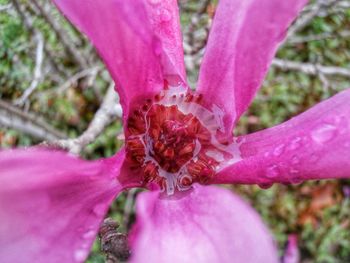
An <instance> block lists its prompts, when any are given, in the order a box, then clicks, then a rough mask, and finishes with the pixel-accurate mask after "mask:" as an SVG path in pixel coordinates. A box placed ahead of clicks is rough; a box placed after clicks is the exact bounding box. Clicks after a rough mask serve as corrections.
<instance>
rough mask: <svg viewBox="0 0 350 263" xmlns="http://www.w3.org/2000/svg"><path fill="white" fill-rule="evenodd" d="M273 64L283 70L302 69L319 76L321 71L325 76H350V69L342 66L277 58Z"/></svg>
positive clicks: (306, 72)
mask: <svg viewBox="0 0 350 263" xmlns="http://www.w3.org/2000/svg"><path fill="white" fill-rule="evenodd" d="M272 66H274V67H277V68H280V69H282V70H293V71H300V72H303V73H305V74H308V75H313V76H317V75H318V74H320V73H321V74H322V75H324V76H340V77H345V78H350V70H349V69H346V68H340V67H331V66H329V67H328V66H323V65H320V64H312V63H300V62H294V61H289V60H282V59H277V58H276V59H274V60H273V61H272Z"/></svg>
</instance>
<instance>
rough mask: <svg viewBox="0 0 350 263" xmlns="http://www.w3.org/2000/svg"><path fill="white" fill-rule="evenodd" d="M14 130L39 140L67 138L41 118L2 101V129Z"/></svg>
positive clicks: (0, 120) (0, 109) (0, 121)
mask: <svg viewBox="0 0 350 263" xmlns="http://www.w3.org/2000/svg"><path fill="white" fill-rule="evenodd" d="M1 126H3V127H7V128H12V129H15V130H19V131H21V132H23V133H26V134H28V135H31V136H33V137H34V138H36V139H39V140H46V141H53V140H58V139H64V138H67V137H66V135H64V134H63V133H61V132H60V131H57V130H56V129H55V128H53V127H51V126H50V125H49V124H47V123H46V122H45V121H44V120H42V119H41V118H38V116H36V115H34V114H32V113H27V112H23V111H21V110H20V109H18V108H16V107H14V106H12V105H11V104H9V103H7V102H5V101H2V100H0V127H1Z"/></svg>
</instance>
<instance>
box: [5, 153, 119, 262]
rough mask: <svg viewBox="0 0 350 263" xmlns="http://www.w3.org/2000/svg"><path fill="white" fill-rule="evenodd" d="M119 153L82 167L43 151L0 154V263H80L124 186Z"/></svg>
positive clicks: (66, 157)
mask: <svg viewBox="0 0 350 263" xmlns="http://www.w3.org/2000/svg"><path fill="white" fill-rule="evenodd" d="M124 155H125V154H124V152H123V151H122V152H120V153H119V154H118V155H116V156H114V157H112V158H110V159H105V160H100V161H92V162H87V161H83V160H80V159H78V158H76V157H73V156H69V155H67V154H65V153H63V152H56V151H50V150H44V149H29V150H10V151H1V152H0V261H1V262H3V263H26V262H36V263H44V262H45V263H47V262H52V263H59V262H66V263H70V262H75V263H76V262H83V261H84V260H85V259H86V257H87V256H88V254H89V251H90V248H91V245H92V242H93V240H94V239H95V236H96V233H97V231H98V227H99V224H100V222H101V220H102V219H103V216H104V215H105V213H106V211H107V210H108V206H109V205H110V203H111V201H112V200H113V198H114V197H115V196H116V195H117V194H118V193H119V192H120V191H121V189H122V188H123V186H122V185H121V184H120V183H118V181H117V180H116V177H117V176H118V175H119V168H120V165H121V163H122V162H123V160H124Z"/></svg>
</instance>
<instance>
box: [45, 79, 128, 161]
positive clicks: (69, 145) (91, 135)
mask: <svg viewBox="0 0 350 263" xmlns="http://www.w3.org/2000/svg"><path fill="white" fill-rule="evenodd" d="M117 117H119V118H121V117H122V107H121V105H120V104H119V98H118V95H117V93H116V92H115V90H114V84H111V85H110V87H109V88H108V90H107V93H106V95H105V97H104V99H103V102H102V104H101V107H100V108H99V109H98V111H97V112H96V114H95V116H94V118H93V119H92V121H91V122H90V124H89V127H88V128H87V129H86V131H85V132H84V133H83V134H82V135H80V136H79V137H78V138H74V139H67V140H58V141H54V142H49V143H44V145H48V146H54V147H59V148H63V149H67V150H69V151H70V152H71V153H73V154H79V153H80V152H81V151H82V150H83V149H84V148H85V146H86V145H88V144H90V143H91V142H93V141H94V140H95V139H96V138H97V136H98V135H100V134H101V133H102V132H103V130H104V129H105V127H106V126H108V125H109V124H111V123H112V121H114V120H115V119H116V118H117Z"/></svg>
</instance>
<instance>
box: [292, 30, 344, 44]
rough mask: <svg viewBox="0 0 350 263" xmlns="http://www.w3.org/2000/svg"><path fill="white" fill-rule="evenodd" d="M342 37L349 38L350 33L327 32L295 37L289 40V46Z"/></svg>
mask: <svg viewBox="0 0 350 263" xmlns="http://www.w3.org/2000/svg"><path fill="white" fill-rule="evenodd" d="M340 37H343V38H349V37H350V31H349V30H344V31H342V32H325V33H322V34H317V35H308V36H293V37H292V38H290V39H288V44H300V43H306V42H310V41H319V40H324V39H330V38H340Z"/></svg>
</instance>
